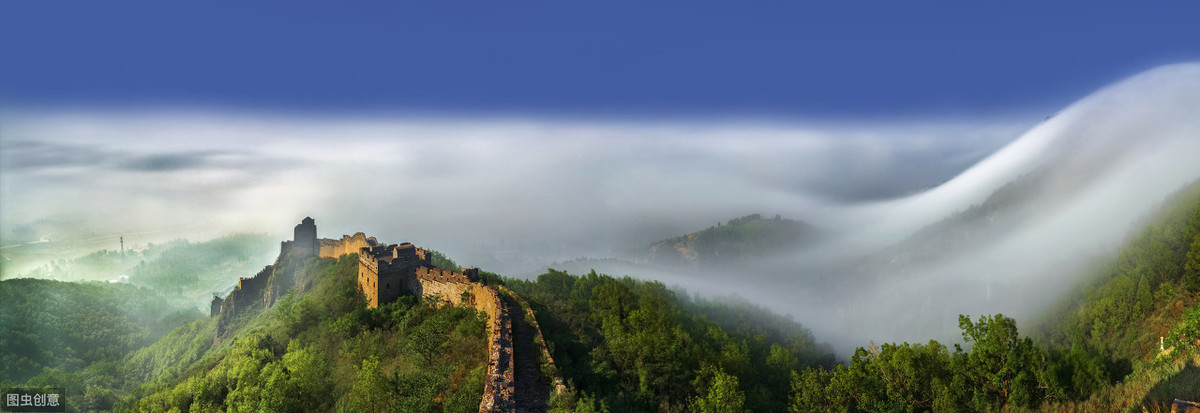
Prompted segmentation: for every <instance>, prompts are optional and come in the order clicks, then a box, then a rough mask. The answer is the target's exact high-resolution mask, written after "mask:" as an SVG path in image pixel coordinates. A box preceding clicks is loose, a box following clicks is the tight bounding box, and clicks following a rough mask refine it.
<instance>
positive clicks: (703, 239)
mask: <svg viewBox="0 0 1200 413" xmlns="http://www.w3.org/2000/svg"><path fill="white" fill-rule="evenodd" d="M819 238H820V231H819V230H818V229H817V228H816V227H813V226H812V225H810V224H808V223H806V222H804V221H795V220H791V219H785V218H783V217H780V216H778V215H776V216H775V218H773V219H764V218H763V217H762V215H759V214H751V215H746V216H744V217H740V218H734V219H731V220H729V221H728V222H726V223H725V224H724V225H722V224H721V223H720V222H718V223H717V225H716V226H712V227H709V228H707V229H704V230H701V231H697V232H693V233H690V234H686V235H681V236H678V237H674V238H669V239H665V240H661V241H657V242H654V243H652V244H650V245H649V246H647V247H645V248H644V249H641V250H636V251H631V252H629V254H630V255H631V256H632V258H633V259H634V260H635V261H637V262H641V263H646V264H652V265H656V266H660V267H666V268H675V269H695V268H697V266H700V265H737V264H742V263H745V262H746V261H748V260H751V259H753V258H756V257H760V256H762V255H764V254H766V253H770V252H775V251H786V250H789V249H797V248H802V247H804V246H806V245H809V244H811V243H813V242H814V241H816V240H818V239H819Z"/></svg>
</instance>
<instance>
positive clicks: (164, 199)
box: [0, 64, 1200, 343]
mask: <svg viewBox="0 0 1200 413" xmlns="http://www.w3.org/2000/svg"><path fill="white" fill-rule="evenodd" d="M1198 115H1200V65H1196V64H1186V65H1174V66H1167V67H1163V68H1159V69H1155V70H1153V71H1150V72H1147V73H1145V74H1143V75H1140V76H1137V77H1135V78H1132V79H1130V80H1127V81H1125V82H1122V83H1119V84H1117V85H1114V86H1112V87H1109V88H1106V89H1104V90H1102V91H1100V92H1097V93H1096V94H1094V95H1093V96H1090V97H1088V98H1085V99H1084V100H1082V101H1080V102H1079V103H1077V104H1075V105H1073V106H1071V107H1069V108H1067V109H1065V110H1063V111H1061V112H1060V113H1059V114H1057V115H1056V116H1054V117H1053V118H1051V119H1048V120H1046V121H1044V122H1041V123H1037V124H1036V126H1033V124H1034V123H1035V122H1036V120H1034V121H1027V122H1020V121H1006V120H998V121H991V122H978V121H965V120H957V121H945V120H942V121H937V120H913V121H911V122H889V123H878V122H863V123H860V124H853V125H851V124H832V123H819V122H810V123H804V124H789V123H768V122H733V121H716V120H694V121H688V122H682V121H675V122H663V123H641V122H638V123H634V122H617V121H597V120H584V121H580V120H563V119H512V118H508V119H455V118H452V117H422V118H415V117H385V116H375V117H358V118H349V117H340V118H337V117H322V116H287V115H278V114H267V115H246V114H240V113H233V112H231V111H226V112H212V111H209V112H204V111H149V112H143V111H123V112H120V111H98V110H97V111H79V112H45V111H31V110H17V109H13V110H9V111H7V112H6V113H5V114H4V119H5V121H4V122H2V123H0V172H3V174H2V176H0V239H2V240H3V244H4V245H9V244H11V243H14V242H18V241H22V240H21V239H17V236H16V235H15V232H14V228H16V227H18V226H24V225H27V224H31V223H36V222H38V221H39V220H68V221H73V222H79V223H82V224H83V225H85V226H87V229H88V232H90V233H128V232H142V231H156V230H167V231H174V233H177V234H179V235H180V236H192V237H199V236H203V235H201V234H216V233H222V232H232V231H264V232H269V233H272V234H277V235H279V236H280V237H284V236H287V235H289V234H288V231H289V230H290V228H291V225H294V223H295V222H297V221H298V219H299V218H301V217H303V216H306V215H310V216H313V217H315V218H316V219H317V222H318V228H319V231H320V233H321V235H322V236H330V237H332V236H337V235H340V234H342V233H351V232H355V231H367V232H369V233H371V234H373V235H377V236H379V237H380V238H382V239H383V240H386V241H391V242H398V241H414V242H417V243H420V244H422V245H425V246H429V247H432V248H434V249H439V250H443V251H444V252H447V253H449V254H450V255H452V256H455V257H456V258H459V260H460V261H463V263H465V264H470V263H472V261H473V260H477V258H478V257H477V256H474V255H472V254H478V253H480V252H488V251H508V250H517V251H524V254H526V256H531V257H534V258H536V259H540V260H544V261H545V262H547V263H549V262H551V261H554V260H557V259H567V258H574V257H578V256H585V255H586V256H605V255H608V254H609V253H610V252H611V250H612V249H613V248H615V247H617V246H620V245H624V244H628V243H649V242H651V241H654V240H657V239H661V238H665V237H668V236H674V235H678V234H682V233H686V232H690V231H694V230H697V229H701V228H704V227H707V226H709V225H713V224H714V223H716V222H717V221H723V220H726V219H729V218H732V217H736V216H740V215H744V214H747V213H753V212H761V213H766V214H775V213H780V214H783V215H784V216H787V217H789V218H794V219H802V220H806V221H809V222H812V223H813V224H815V225H817V226H818V227H821V228H822V229H823V230H826V231H827V232H829V233H830V234H832V236H831V239H830V241H829V243H828V244H826V245H823V246H818V247H816V248H814V249H812V250H809V251H800V252H795V253H792V254H787V255H785V256H781V257H774V259H773V260H768V262H769V263H774V264H776V265H775V266H773V267H770V266H768V267H766V268H763V269H760V271H756V272H750V273H746V274H738V275H737V277H738V278H737V280H738V282H730V281H729V278H728V277H726V278H721V277H720V276H714V277H712V278H704V277H700V278H695V277H693V278H689V275H687V274H647V275H654V276H661V277H662V278H664V279H667V281H668V282H679V283H686V284H688V285H689V288H692V289H694V290H695V291H701V292H704V293H730V292H732V293H738V294H742V295H746V296H755V297H759V298H760V299H761V301H762V302H763V303H765V304H768V305H771V306H772V307H773V308H774V309H776V310H780V311H786V312H790V313H792V314H793V315H795V316H796V318H797V320H798V321H800V322H802V323H805V324H806V325H812V326H813V327H814V329H816V330H817V333H818V335H819V337H822V339H825V338H826V337H832V339H834V340H836V341H840V342H844V343H855V342H861V341H862V340H864V339H867V338H874V339H878V340H892V339H904V338H907V337H910V336H911V337H929V336H930V334H937V333H939V332H941V331H943V330H945V327H946V326H950V329H951V330H952V329H953V326H954V320H952V319H951V320H945V319H943V318H944V317H945V315H946V314H953V313H956V312H968V313H973V314H978V313H981V312H995V311H1004V312H1018V313H1019V312H1022V311H1024V312H1028V311H1029V309H1030V308H1034V307H1036V305H1034V304H1037V303H1042V302H1044V301H1045V300H1046V299H1047V296H1048V294H1049V292H1052V291H1056V289H1061V288H1063V286H1064V285H1066V283H1067V282H1068V281H1069V279H1070V277H1067V276H1063V277H1060V278H1055V279H1049V280H1048V279H1047V278H1045V277H1047V276H1049V275H1048V274H1050V275H1052V274H1053V272H1052V271H1050V270H1051V269H1053V268H1060V269H1063V271H1062V273H1070V266H1073V265H1079V263H1080V261H1081V259H1082V258H1083V257H1084V256H1086V255H1087V254H1090V253H1092V252H1094V251H1096V249H1097V248H1106V247H1112V246H1114V245H1115V243H1117V242H1119V241H1120V240H1121V239H1122V237H1124V236H1125V235H1126V234H1128V233H1129V231H1130V230H1132V229H1133V228H1131V225H1132V224H1133V223H1134V222H1135V221H1136V220H1138V219H1141V218H1143V217H1144V216H1145V215H1146V214H1148V213H1150V212H1151V211H1152V210H1153V208H1154V207H1156V206H1157V205H1158V204H1159V202H1161V201H1162V200H1163V199H1164V198H1165V197H1166V196H1167V195H1169V194H1170V193H1171V192H1173V191H1175V190H1177V189H1178V188H1179V187H1181V186H1182V185H1184V184H1185V183H1187V182H1190V181H1191V180H1193V179H1196V178H1198V177H1200V162H1196V159H1197V158H1198V157H1200V116H1198ZM1030 126H1032V129H1029V128H1030ZM1026 129H1027V130H1028V131H1027V132H1025V133H1024V134H1023V135H1022V134H1021V132H1022V131H1023V130H1026ZM1018 136H1019V137H1020V138H1019V139H1017V138H1018ZM1010 142H1011V144H1010ZM1006 145H1007V146H1006ZM1039 167H1042V168H1047V170H1048V171H1049V172H1047V174H1048V175H1047V176H1049V178H1046V179H1047V180H1048V181H1047V182H1050V184H1048V186H1046V187H1045V188H1044V189H1042V192H1040V193H1039V194H1038V195H1037V196H1036V197H1035V201H1031V202H1035V203H1036V205H1038V206H1039V208H1044V210H1043V211H1042V212H1041V213H1039V214H1035V215H1034V216H1033V217H1032V218H1030V219H1028V220H1026V221H1023V224H1022V226H1021V227H1019V228H1012V229H1011V230H1010V231H1006V232H1004V233H1003V236H1002V237H998V238H997V239H994V240H991V241H992V242H988V243H986V244H984V245H982V246H978V247H974V248H972V249H970V250H967V251H962V252H961V254H960V256H958V257H957V258H956V259H953V260H945V261H941V262H938V263H937V264H936V265H929V266H919V267H917V270H915V271H914V272H913V273H912V274H910V275H908V276H906V277H905V278H895V277H893V278H873V279H872V284H869V285H861V286H858V288H854V289H842V290H839V291H837V292H836V294H832V295H833V296H836V297H837V299H836V300H828V299H827V297H830V296H831V294H830V292H829V291H815V290H812V289H811V288H807V287H806V285H809V284H812V285H817V284H815V283H809V281H812V278H828V277H837V276H838V275H839V274H829V273H827V272H823V271H825V270H827V269H828V268H837V265H838V264H839V262H842V263H844V261H846V260H855V259H858V258H861V257H862V256H867V255H871V254H874V253H877V252H879V251H881V250H882V249H884V248H886V247H888V246H889V245H893V244H895V243H897V242H900V241H902V240H904V239H905V238H907V237H908V236H910V235H911V234H912V233H913V232H914V231H917V230H919V229H920V228H922V227H925V226H927V225H929V224H933V223H935V222H937V221H938V220H940V219H943V218H945V217H946V216H948V215H950V214H952V213H954V212H955V211H960V210H963V209H966V208H967V207H969V206H971V205H972V204H976V203H979V202H982V201H983V200H984V199H985V198H986V197H987V196H988V195H989V194H991V193H992V191H994V190H995V189H997V188H999V187H1000V186H1001V185H1004V184H1005V183H1007V182H1010V181H1012V180H1014V179H1017V178H1018V177H1019V176H1021V175H1022V174H1027V173H1030V172H1031V171H1034V170H1037V168H1039ZM1048 251H1049V252H1048ZM814 263H816V264H814ZM818 264H820V265H818ZM818 268H821V269H824V270H818ZM780 285H784V286H787V288H779V287H778V286H780ZM821 285H828V283H823V284H821ZM843 287H844V286H843ZM993 294H995V295H994V296H993ZM980 297H982V299H981V298H980ZM989 298H991V299H990V300H989ZM914 300H916V301H919V302H920V301H923V302H924V304H923V305H922V306H921V307H920V308H922V309H921V310H916V311H911V310H905V311H899V310H900V309H902V308H911V306H906V304H910V303H912V302H914ZM847 326H850V327H847ZM931 332H932V333H931Z"/></svg>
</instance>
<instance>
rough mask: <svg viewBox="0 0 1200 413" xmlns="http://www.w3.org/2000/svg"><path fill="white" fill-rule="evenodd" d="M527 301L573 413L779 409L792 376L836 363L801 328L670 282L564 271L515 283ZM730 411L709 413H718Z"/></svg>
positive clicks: (790, 322)
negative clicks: (679, 290)
mask: <svg viewBox="0 0 1200 413" xmlns="http://www.w3.org/2000/svg"><path fill="white" fill-rule="evenodd" d="M507 285H508V287H509V288H511V289H512V290H513V291H516V292H517V293H519V294H520V295H521V296H523V297H524V298H525V299H527V300H528V301H529V302H530V305H531V306H532V307H533V308H534V310H535V313H536V314H537V319H538V321H539V322H540V323H541V326H542V331H543V333H544V334H545V336H546V340H547V341H548V342H549V343H548V346H549V347H550V349H551V352H552V354H553V356H554V359H555V361H556V363H557V364H558V368H559V369H560V371H561V372H562V375H563V376H564V377H565V378H566V379H567V381H568V382H569V386H570V388H571V389H572V391H574V392H578V393H577V396H578V400H576V401H571V402H567V403H563V404H561V405H559V406H558V407H574V408H575V409H576V411H612V412H624V411H666V412H671V411H742V409H749V410H751V411H782V410H783V409H784V408H785V407H786V400H787V395H788V393H789V391H790V389H789V387H788V376H789V374H790V372H791V371H793V370H795V369H798V368H801V367H803V366H809V365H819V364H823V365H829V364H831V363H832V362H833V357H832V355H830V354H829V353H830V349H829V348H828V347H827V346H823V345H818V344H817V343H816V342H815V340H814V338H813V337H812V336H811V334H809V333H808V331H807V330H805V329H803V328H802V327H800V326H799V325H798V324H796V323H795V322H793V321H791V320H789V319H786V318H783V317H780V316H776V315H772V314H770V313H769V312H767V311H765V310H762V309H760V308H757V307H753V306H749V305H745V304H721V303H716V302H711V301H706V300H693V299H691V298H690V297H687V296H681V295H678V294H676V293H675V292H672V291H671V290H668V289H667V288H666V287H665V286H664V285H663V284H661V283H658V282H652V281H637V280H633V279H631V278H628V277H625V278H613V277H610V276H606V275H600V274H596V273H595V272H593V273H590V274H587V275H583V276H578V277H577V276H573V275H569V274H567V273H563V272H558V271H549V272H547V273H545V274H542V275H541V276H539V277H538V278H537V280H536V281H521V280H508V281H507ZM716 408H719V409H724V410H711V409H716Z"/></svg>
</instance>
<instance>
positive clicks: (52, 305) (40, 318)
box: [0, 279, 203, 408]
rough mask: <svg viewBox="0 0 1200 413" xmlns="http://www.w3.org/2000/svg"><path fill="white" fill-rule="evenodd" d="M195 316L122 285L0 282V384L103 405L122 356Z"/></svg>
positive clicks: (118, 379)
mask: <svg viewBox="0 0 1200 413" xmlns="http://www.w3.org/2000/svg"><path fill="white" fill-rule="evenodd" d="M202 316H203V315H202V314H200V312H199V311H197V310H195V309H194V308H187V309H179V308H176V307H173V306H172V305H170V304H169V303H168V300H166V299H165V298H163V297H162V296H160V295H158V294H157V293H155V292H154V291H153V290H150V289H147V288H138V287H134V286H132V285H129V284H120V283H112V284H110V283H102V282H62V281H53V280H37V279H15V280H4V281H0V326H2V328H3V330H4V331H3V334H2V335H0V384H3V385H5V386H7V385H29V386H45V385H58V386H62V387H70V388H72V389H73V390H75V391H77V395H78V396H81V397H78V398H76V400H77V401H78V402H80V406H88V407H91V408H103V407H105V406H108V405H110V404H111V403H112V402H113V401H115V399H116V395H115V393H113V392H112V390H113V389H120V388H122V387H124V386H125V383H124V377H123V374H122V370H123V368H124V365H125V361H126V360H127V357H128V356H129V354H131V353H132V352H134V351H136V350H137V349H139V348H142V347H143V346H146V345H148V344H151V343H154V342H155V341H156V340H158V339H159V338H160V337H162V336H163V335H164V334H167V333H168V332H170V331H171V330H172V329H174V328H175V327H176V326H178V325H180V324H182V323H185V322H188V321H191V320H195V319H197V318H200V317H202Z"/></svg>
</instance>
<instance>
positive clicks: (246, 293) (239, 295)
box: [214, 265, 275, 341]
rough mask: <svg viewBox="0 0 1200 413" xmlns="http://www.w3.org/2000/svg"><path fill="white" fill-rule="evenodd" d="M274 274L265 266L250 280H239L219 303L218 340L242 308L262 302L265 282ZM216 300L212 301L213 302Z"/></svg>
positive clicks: (271, 267)
mask: <svg viewBox="0 0 1200 413" xmlns="http://www.w3.org/2000/svg"><path fill="white" fill-rule="evenodd" d="M274 273H275V267H273V266H270V265H268V266H266V267H265V268H263V269H262V271H259V272H258V274H255V275H254V276H253V277H250V278H239V279H238V285H237V287H236V288H234V289H233V291H230V292H229V295H228V296H226V297H225V299H224V300H222V302H221V310H220V312H219V314H216V315H217V316H218V318H217V337H216V338H214V341H216V340H218V339H219V338H220V336H221V335H222V334H224V333H225V328H226V327H228V326H229V323H231V322H233V318H234V317H235V316H237V314H238V312H239V311H241V310H242V309H243V308H246V307H249V306H251V305H253V304H254V303H255V302H256V301H258V302H261V301H263V291H264V290H265V289H266V287H267V282H268V281H269V280H270V279H271V275H273V274H274ZM215 301H216V300H214V302H215Z"/></svg>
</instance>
